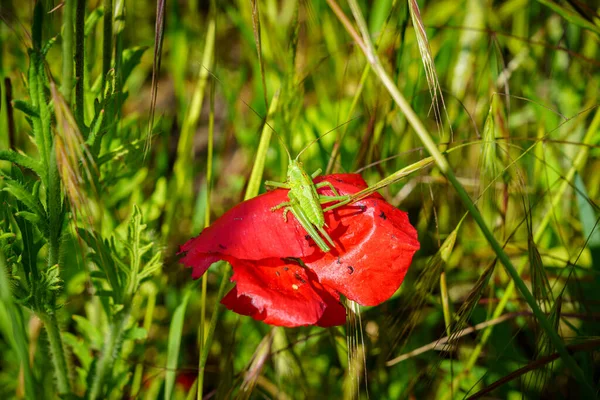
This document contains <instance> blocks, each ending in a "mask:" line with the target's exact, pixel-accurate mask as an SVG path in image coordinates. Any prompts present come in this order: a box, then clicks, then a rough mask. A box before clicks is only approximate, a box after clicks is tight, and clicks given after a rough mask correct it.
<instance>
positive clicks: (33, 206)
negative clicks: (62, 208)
mask: <svg viewBox="0 0 600 400" xmlns="http://www.w3.org/2000/svg"><path fill="white" fill-rule="evenodd" d="M2 190H3V191H5V192H8V193H10V194H11V195H13V196H14V198H15V199H17V200H19V201H20V202H21V203H23V204H24V205H25V206H26V207H27V208H28V210H29V211H30V212H32V213H33V214H35V215H37V218H39V220H40V221H47V220H48V217H47V215H46V210H45V209H44V206H43V205H42V203H41V202H40V200H39V198H35V197H34V196H33V194H31V193H30V192H29V191H28V190H27V188H26V187H25V186H24V185H22V184H21V183H19V182H18V181H15V180H12V179H10V180H6V181H5V182H4V188H3V189H2ZM46 228H47V226H46V225H44V224H42V226H40V230H41V231H42V232H44V233H47V230H46Z"/></svg>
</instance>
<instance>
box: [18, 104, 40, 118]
mask: <svg viewBox="0 0 600 400" xmlns="http://www.w3.org/2000/svg"><path fill="white" fill-rule="evenodd" d="M13 107H14V108H15V109H16V110H19V111H21V112H23V113H24V114H25V115H26V116H28V117H30V118H39V117H40V113H39V112H38V110H37V109H36V108H35V107H34V106H33V105H32V104H31V103H30V102H28V101H23V100H14V101H13Z"/></svg>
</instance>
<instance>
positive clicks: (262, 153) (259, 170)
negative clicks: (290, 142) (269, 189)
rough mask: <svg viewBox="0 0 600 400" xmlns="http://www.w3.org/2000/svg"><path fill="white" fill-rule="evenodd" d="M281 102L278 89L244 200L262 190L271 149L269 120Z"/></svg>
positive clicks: (272, 100) (268, 115)
mask: <svg viewBox="0 0 600 400" xmlns="http://www.w3.org/2000/svg"><path fill="white" fill-rule="evenodd" d="M278 103H279V91H277V92H276V93H275V94H274V95H273V98H272V99H271V105H270V106H269V113H268V114H267V119H266V120H265V123H264V125H263V129H262V133H261V136H260V142H259V143H258V150H257V151H256V158H255V159H254V165H253V166H252V172H251V173H250V180H249V181H248V188H247V189H246V195H245V196H244V200H248V199H251V198H252V197H254V196H256V195H257V194H258V192H259V190H260V185H261V184H262V179H263V172H264V170H265V162H266V159H267V151H268V150H269V144H270V142H271V134H272V132H271V126H270V125H269V124H268V122H269V121H270V120H271V119H272V118H273V116H274V115H275V112H276V111H277V105H278Z"/></svg>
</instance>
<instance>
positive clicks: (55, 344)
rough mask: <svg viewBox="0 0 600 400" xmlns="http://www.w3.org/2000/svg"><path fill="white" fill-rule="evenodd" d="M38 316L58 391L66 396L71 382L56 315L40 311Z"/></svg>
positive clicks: (69, 390)
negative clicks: (44, 330) (43, 327)
mask: <svg viewBox="0 0 600 400" xmlns="http://www.w3.org/2000/svg"><path fill="white" fill-rule="evenodd" d="M38 316H39V318H40V319H41V320H42V322H43V323H44V326H45V327H46V332H47V333H48V341H49V342H50V350H51V355H52V364H54V374H55V376H56V386H57V388H58V393H59V394H60V395H61V397H67V396H66V395H68V394H70V393H71V382H70V380H69V368H68V366H67V358H66V357H65V349H64V346H63V341H62V336H61V333H60V328H59V327H58V321H57V319H56V315H55V314H46V313H40V314H39V315H38Z"/></svg>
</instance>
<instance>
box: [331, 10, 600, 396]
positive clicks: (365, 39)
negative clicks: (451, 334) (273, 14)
mask: <svg viewBox="0 0 600 400" xmlns="http://www.w3.org/2000/svg"><path fill="white" fill-rule="evenodd" d="M327 3H328V4H329V5H330V6H331V8H332V10H333V11H334V12H335V13H336V15H337V16H338V18H339V19H340V21H341V22H342V23H343V24H344V27H345V28H346V29H347V30H348V31H349V33H351V36H352V37H353V38H354V40H358V42H357V44H358V45H359V47H360V48H361V50H362V51H363V52H364V54H365V57H366V58H367V61H368V62H369V63H370V64H371V67H372V68H373V71H374V73H375V74H376V75H377V77H378V78H379V79H380V80H381V82H382V83H383V85H384V86H385V87H386V89H387V90H388V92H389V93H390V95H391V96H392V98H393V99H394V101H395V102H396V104H397V105H398V107H400V109H401V110H402V112H403V113H404V115H405V116H406V119H407V120H408V122H409V123H410V124H411V126H412V127H413V129H414V130H415V133H416V134H417V136H418V137H419V139H420V140H421V142H422V143H423V145H424V146H425V148H426V149H427V151H428V152H429V154H431V156H432V157H433V158H434V160H435V163H436V165H437V167H438V168H439V169H440V171H441V172H442V173H443V174H444V175H445V176H446V178H447V179H448V180H449V181H450V183H451V184H452V186H453V187H454V190H455V191H456V193H457V194H458V196H459V197H460V199H461V201H462V202H463V204H464V206H465V207H466V208H467V210H468V211H469V213H470V214H471V216H472V217H473V219H474V220H475V222H476V223H477V225H478V226H479V228H480V229H481V232H482V233H483V235H484V236H485V238H486V239H487V241H488V243H489V244H490V246H491V247H492V249H493V250H494V252H495V253H496V256H497V257H498V259H499V260H500V262H501V263H502V265H504V268H505V269H506V272H507V273H508V274H509V275H510V277H511V278H512V281H513V282H514V284H515V286H516V287H517V288H518V289H519V291H520V292H521V294H522V295H523V297H524V298H525V301H526V302H527V304H529V306H530V307H531V310H532V311H533V314H534V315H535V317H536V319H537V320H538V322H539V323H540V325H541V327H542V329H543V330H544V331H545V332H546V334H547V335H548V337H549V338H550V340H551V341H552V344H553V345H554V347H555V348H556V350H557V351H558V353H560V355H561V357H562V359H563V361H564V362H565V364H566V365H567V366H568V367H569V369H570V370H571V373H572V374H573V375H574V377H575V378H576V379H577V381H578V382H579V383H581V384H582V388H583V389H584V390H585V392H586V393H587V396H589V398H595V397H596V394H595V391H594V390H593V389H592V385H590V383H589V382H588V381H587V378H586V377H585V375H584V374H583V371H582V370H581V368H580V367H579V366H578V365H577V363H576V362H575V360H574V359H573V357H571V355H570V354H569V352H568V351H567V349H566V347H565V345H564V343H563V341H562V339H561V338H560V336H559V335H558V333H557V332H556V331H555V330H554V328H553V326H552V325H551V323H550V322H549V321H548V319H547V318H546V316H545V314H544V313H543V312H542V310H541V309H540V307H539V306H538V304H537V302H536V300H535V298H534V297H533V295H532V294H531V292H530V291H529V289H528V288H527V286H526V285H525V282H523V280H522V279H521V277H520V275H519V273H518V272H517V270H516V268H515V267H514V266H513V264H512V261H511V260H510V258H509V257H508V255H507V254H506V253H505V252H504V250H503V249H502V246H501V245H500V243H499V242H498V241H497V240H496V238H495V237H494V235H493V234H492V232H491V231H490V229H489V228H488V227H487V225H486V223H485V221H484V219H483V217H482V216H481V214H480V213H479V210H478V209H477V207H476V206H475V204H474V203H473V201H472V200H471V198H470V197H469V194H468V193H467V191H466V190H465V189H464V187H463V186H462V185H461V183H460V182H459V181H458V179H457V178H456V175H455V174H454V171H453V170H452V168H451V167H450V165H449V164H448V161H447V160H446V158H445V157H444V156H443V155H442V153H441V152H440V151H439V150H438V148H437V145H436V144H435V142H434V141H433V139H432V138H431V135H429V133H428V132H427V129H426V128H425V126H424V125H423V123H422V122H421V120H420V119H419V117H418V116H417V115H416V113H415V112H414V111H413V109H412V107H411V106H410V105H409V104H408V102H407V101H406V99H405V98H404V96H403V95H402V94H401V93H400V91H399V90H398V88H397V87H396V85H395V84H394V82H393V81H392V80H391V78H390V77H389V75H388V74H387V72H386V71H385V69H384V68H383V66H382V65H381V63H380V61H379V58H378V56H377V54H376V53H375V50H374V47H373V44H372V42H371V39H370V36H369V31H368V29H367V26H366V23H365V20H364V17H363V16H362V12H361V10H360V7H359V6H358V4H357V2H356V0H349V4H350V7H351V9H352V13H353V15H354V18H355V20H356V23H357V25H358V26H359V29H360V31H361V33H362V38H361V37H360V36H359V35H358V33H357V32H356V31H355V30H354V27H353V26H352V25H351V24H350V23H349V21H348V20H347V18H346V17H345V16H344V15H343V12H342V11H341V9H340V8H339V6H338V5H337V4H336V3H335V1H334V0H327Z"/></svg>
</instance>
